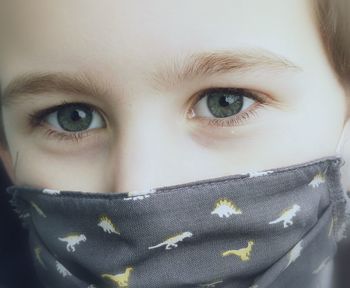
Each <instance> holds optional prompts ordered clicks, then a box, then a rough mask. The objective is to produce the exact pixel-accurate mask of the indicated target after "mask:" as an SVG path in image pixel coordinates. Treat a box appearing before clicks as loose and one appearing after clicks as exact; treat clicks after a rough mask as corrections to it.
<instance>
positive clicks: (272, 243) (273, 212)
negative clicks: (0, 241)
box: [7, 156, 346, 288]
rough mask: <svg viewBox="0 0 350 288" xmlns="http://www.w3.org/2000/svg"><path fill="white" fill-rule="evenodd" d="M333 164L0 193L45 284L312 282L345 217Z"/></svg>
mask: <svg viewBox="0 0 350 288" xmlns="http://www.w3.org/2000/svg"><path fill="white" fill-rule="evenodd" d="M343 164H344V160H343V159H342V158H340V157H338V156H329V157H324V158H320V159H316V160H314V161H309V162H306V163H302V164H296V165H291V166H287V167H279V168H276V169H269V170H268V171H267V170H266V171H256V172H250V173H246V174H235V175H231V176H223V177H218V178H212V179H205V180H199V181H194V182H189V183H183V184H179V185H173V186H164V187H158V188H154V189H150V190H148V191H133V192H129V193H127V192H125V193H124V192H118V193H117V192H116V193H99V192H86V191H84V192H83V191H59V190H53V189H47V188H42V189H39V188H34V187H29V186H24V185H18V186H10V187H8V188H7V191H8V192H9V193H10V194H11V195H12V200H11V204H12V205H13V207H14V208H15V211H16V212H17V213H18V215H19V217H20V219H21V221H22V223H23V225H24V227H25V228H27V229H28V230H29V240H30V247H31V251H32V256H33V261H34V262H35V267H36V271H37V273H38V275H39V277H40V279H41V281H42V283H43V284H44V285H45V287H48V288H63V287H72V288H74V287H82V288H83V287H85V288H93V287H95V288H104V287H106V288H109V287H111V288H112V287H115V288H118V287H119V288H121V287H125V288H127V287H129V288H167V287H169V288H170V287H189V288H190V287H191V288H192V287H207V288H209V287H219V288H220V287H221V288H229V287H230V288H231V287H233V288H266V287H272V288H280V287H284V288H297V287H298V288H299V287H303V288H309V287H310V288H317V287H321V286H318V285H319V284H320V283H318V281H319V280H318V279H319V275H320V274H321V273H322V271H323V268H324V267H325V266H326V264H327V263H328V262H329V261H330V260H331V259H332V258H333V256H334V254H335V252H336V248H337V239H338V234H339V233H340V231H341V227H342V224H343V223H344V220H345V218H344V217H345V204H346V199H345V197H344V195H345V193H344V191H343V189H342V185H341V181H340V169H339V168H340V167H341V166H342V165H343Z"/></svg>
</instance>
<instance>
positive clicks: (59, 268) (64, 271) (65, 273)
mask: <svg viewBox="0 0 350 288" xmlns="http://www.w3.org/2000/svg"><path fill="white" fill-rule="evenodd" d="M56 269H57V271H58V272H59V273H60V274H61V275H62V276H63V277H67V276H72V273H70V272H69V271H68V270H67V269H66V268H65V267H64V266H63V265H62V264H61V263H60V262H58V261H56Z"/></svg>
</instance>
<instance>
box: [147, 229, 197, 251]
mask: <svg viewBox="0 0 350 288" xmlns="http://www.w3.org/2000/svg"><path fill="white" fill-rule="evenodd" d="M192 236H193V234H192V233H191V232H183V233H180V234H177V235H175V236H173V237H170V238H168V239H167V240H165V241H164V242H162V243H160V244H158V245H156V246H152V247H148V249H154V248H158V247H160V246H163V245H166V247H165V249H166V250H169V249H172V248H171V247H175V248H176V247H177V246H178V244H177V243H178V242H180V241H183V240H184V239H185V238H187V237H192Z"/></svg>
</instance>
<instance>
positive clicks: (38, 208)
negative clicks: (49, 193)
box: [30, 201, 46, 218]
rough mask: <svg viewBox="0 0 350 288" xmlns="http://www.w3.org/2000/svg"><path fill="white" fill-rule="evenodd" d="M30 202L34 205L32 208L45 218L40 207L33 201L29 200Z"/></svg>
mask: <svg viewBox="0 0 350 288" xmlns="http://www.w3.org/2000/svg"><path fill="white" fill-rule="evenodd" d="M30 204H31V205H32V206H33V207H34V209H35V210H36V212H38V214H39V215H41V216H43V217H44V218H46V215H45V213H44V212H43V210H41V209H40V207H39V206H38V205H37V204H35V203H34V202H33V201H30Z"/></svg>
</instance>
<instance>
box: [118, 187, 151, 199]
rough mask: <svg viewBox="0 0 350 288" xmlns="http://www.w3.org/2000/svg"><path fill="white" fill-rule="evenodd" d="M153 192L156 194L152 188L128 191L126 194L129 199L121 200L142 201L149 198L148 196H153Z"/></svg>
mask: <svg viewBox="0 0 350 288" xmlns="http://www.w3.org/2000/svg"><path fill="white" fill-rule="evenodd" d="M154 192H156V189H154V188H150V189H145V190H135V191H130V192H129V193H128V196H129V197H127V198H123V200H143V199H145V198H148V197H150V194H153V193H154Z"/></svg>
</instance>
